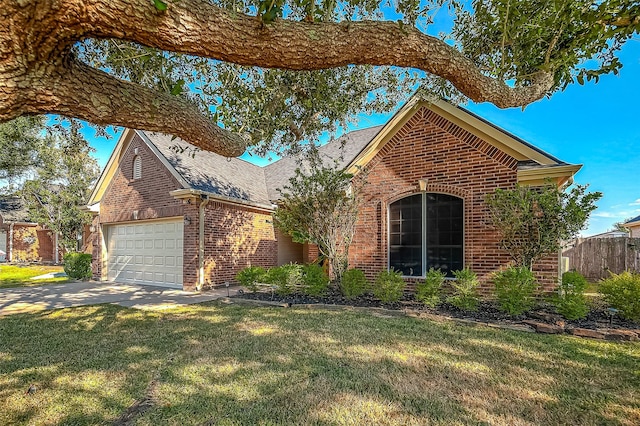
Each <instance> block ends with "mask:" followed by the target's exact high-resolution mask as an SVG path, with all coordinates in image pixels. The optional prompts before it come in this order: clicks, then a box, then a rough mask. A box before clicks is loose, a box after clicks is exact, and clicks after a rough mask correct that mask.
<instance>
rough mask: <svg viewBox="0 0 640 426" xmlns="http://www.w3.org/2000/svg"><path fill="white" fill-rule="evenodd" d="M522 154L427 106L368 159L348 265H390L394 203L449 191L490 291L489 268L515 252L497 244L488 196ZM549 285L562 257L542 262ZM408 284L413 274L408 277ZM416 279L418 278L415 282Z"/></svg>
mask: <svg viewBox="0 0 640 426" xmlns="http://www.w3.org/2000/svg"><path fill="white" fill-rule="evenodd" d="M516 167H517V161H516V160H515V159H514V158H512V157H511V156H509V155H507V154H505V153H504V152H502V151H500V150H498V149H497V148H495V147H493V146H492V145H490V144H488V143H486V142H485V141H483V140H481V139H479V138H478V137H476V136H475V135H473V134H471V133H469V132H467V131H466V130H464V129H462V128H460V127H458V126H457V125H455V124H453V123H451V122H449V121H448V120H446V119H444V118H442V117H441V116H439V115H437V114H435V113H434V112H432V111H430V110H428V109H426V108H422V109H420V110H418V111H417V112H416V113H415V115H414V116H413V117H412V118H411V119H410V120H409V121H408V122H407V123H406V124H405V125H404V126H403V127H402V128H401V129H400V130H399V131H398V132H397V133H396V134H395V135H394V136H393V137H392V138H391V140H390V141H389V142H388V143H387V144H386V145H385V146H384V147H383V148H382V150H381V151H380V152H379V153H378V154H377V155H376V156H375V157H374V158H373V159H372V160H371V161H370V162H369V164H368V165H367V167H366V170H365V173H364V174H363V176H365V179H366V183H365V186H364V189H363V197H364V202H363V207H361V211H360V215H359V219H358V224H357V228H356V235H355V238H354V242H353V245H352V246H351V248H350V252H349V253H350V255H349V266H350V267H356V268H360V269H362V270H363V271H364V272H365V274H366V275H367V278H368V279H370V280H372V279H374V277H375V275H376V274H377V273H378V272H380V271H381V270H384V269H386V268H387V267H388V230H387V223H388V218H387V216H388V213H387V211H388V206H389V204H390V203H392V202H394V201H396V200H398V199H400V198H403V197H405V196H408V195H412V194H416V193H419V192H420V188H419V182H418V181H419V179H424V180H426V182H427V187H426V192H439V193H446V194H450V195H454V196H457V197H460V198H462V199H463V200H464V227H465V231H464V262H465V266H466V267H469V268H470V269H471V270H472V271H474V272H475V273H476V274H478V276H479V278H480V281H481V291H482V292H483V293H484V294H489V292H490V289H491V287H492V286H491V284H490V283H489V281H490V278H491V273H492V272H494V271H496V270H497V269H499V268H500V267H503V266H506V265H507V264H508V263H509V261H510V258H509V256H508V254H507V253H506V252H504V251H503V250H501V249H500V248H499V246H498V234H497V233H496V232H495V231H494V230H493V229H491V228H490V227H488V226H487V224H486V215H487V207H486V205H485V202H484V199H485V196H486V195H487V194H488V193H491V192H493V191H494V190H495V189H496V188H498V187H499V188H510V187H513V186H514V185H515V184H516V182H517V170H516ZM535 269H536V272H537V274H538V276H539V278H541V279H542V281H544V285H545V286H547V288H550V287H552V286H555V280H556V278H555V277H556V276H557V269H558V262H557V258H555V259H554V260H547V261H545V262H542V264H541V265H536V267H535ZM408 281H409V282H410V285H411V284H413V283H415V281H416V280H415V279H408ZM412 281H413V282H412Z"/></svg>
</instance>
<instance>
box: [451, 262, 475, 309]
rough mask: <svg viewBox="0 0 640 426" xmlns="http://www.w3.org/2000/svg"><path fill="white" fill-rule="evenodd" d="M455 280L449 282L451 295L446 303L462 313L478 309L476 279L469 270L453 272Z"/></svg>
mask: <svg viewBox="0 0 640 426" xmlns="http://www.w3.org/2000/svg"><path fill="white" fill-rule="evenodd" d="M453 276H454V277H455V280H454V281H452V282H451V289H452V295H451V296H449V297H447V303H451V304H452V305H453V306H455V307H457V308H459V309H462V310H463V311H475V310H476V309H478V302H479V297H478V285H479V282H478V277H477V276H476V274H475V273H474V272H473V271H471V270H470V269H469V268H465V269H462V270H459V271H453Z"/></svg>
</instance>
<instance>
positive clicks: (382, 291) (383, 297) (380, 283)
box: [373, 269, 407, 303]
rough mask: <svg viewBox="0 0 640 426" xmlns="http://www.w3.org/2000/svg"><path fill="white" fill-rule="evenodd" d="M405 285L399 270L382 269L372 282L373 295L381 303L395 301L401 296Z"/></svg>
mask: <svg viewBox="0 0 640 426" xmlns="http://www.w3.org/2000/svg"><path fill="white" fill-rule="evenodd" d="M406 285H407V284H406V283H405V282H404V280H403V279H402V274H401V273H400V272H396V271H394V270H393V269H391V270H389V271H382V272H380V273H379V274H378V276H377V277H376V281H375V282H374V284H373V295H374V296H375V297H376V299H380V301H381V302H383V303H390V302H397V301H398V300H400V298H401V297H402V295H403V293H404V288H405V286H406Z"/></svg>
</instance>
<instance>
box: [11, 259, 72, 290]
mask: <svg viewBox="0 0 640 426" xmlns="http://www.w3.org/2000/svg"><path fill="white" fill-rule="evenodd" d="M49 272H64V271H63V269H62V266H43V265H29V266H18V265H2V264H0V289H3V288H10V287H30V286H36V285H45V284H60V283H64V282H67V281H69V279H68V278H66V277H57V278H49V279H43V280H34V279H33V277H37V276H39V275H44V274H48V273H49Z"/></svg>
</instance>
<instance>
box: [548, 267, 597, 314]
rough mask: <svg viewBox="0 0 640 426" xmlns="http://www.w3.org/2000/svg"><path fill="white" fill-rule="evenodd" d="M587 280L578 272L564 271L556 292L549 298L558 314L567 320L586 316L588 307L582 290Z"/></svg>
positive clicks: (585, 286)
mask: <svg viewBox="0 0 640 426" xmlns="http://www.w3.org/2000/svg"><path fill="white" fill-rule="evenodd" d="M586 288H587V280H586V279H585V278H584V277H583V276H582V275H581V274H580V273H579V272H572V271H570V272H565V273H564V274H562V283H561V284H560V287H559V288H558V294H557V295H556V296H555V297H553V298H552V299H551V302H552V303H553V304H554V305H555V306H556V310H557V311H558V313H559V314H560V315H562V316H563V317H565V318H566V319H568V320H576V319H581V318H584V317H586V316H587V313H588V312H589V307H588V306H587V298H586V297H585V296H584V291H585V289H586Z"/></svg>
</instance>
